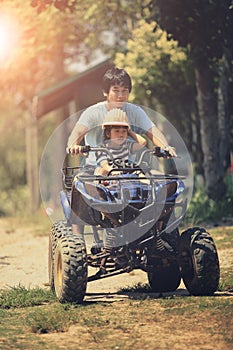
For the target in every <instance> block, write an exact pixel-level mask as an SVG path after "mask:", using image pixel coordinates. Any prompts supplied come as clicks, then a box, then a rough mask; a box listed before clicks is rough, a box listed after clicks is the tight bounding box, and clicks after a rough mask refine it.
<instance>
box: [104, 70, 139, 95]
mask: <svg viewBox="0 0 233 350" xmlns="http://www.w3.org/2000/svg"><path fill="white" fill-rule="evenodd" d="M114 85H119V86H124V87H126V88H127V89H129V92H130V91H131V89H132V81H131V78H130V76H129V74H128V73H127V72H126V71H125V70H124V69H121V68H110V69H108V70H107V72H106V73H105V74H104V76H103V80H102V90H103V92H105V93H107V94H108V93H109V90H110V87H111V86H114Z"/></svg>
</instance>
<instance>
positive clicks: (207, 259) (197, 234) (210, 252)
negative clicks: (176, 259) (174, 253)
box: [179, 227, 220, 295]
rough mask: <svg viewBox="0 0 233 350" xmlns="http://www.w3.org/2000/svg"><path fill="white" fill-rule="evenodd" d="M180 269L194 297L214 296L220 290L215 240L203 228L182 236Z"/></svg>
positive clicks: (186, 232) (192, 230) (188, 231)
mask: <svg viewBox="0 0 233 350" xmlns="http://www.w3.org/2000/svg"><path fill="white" fill-rule="evenodd" d="M179 256H180V267H181V275H182V278H183V281H184V284H185V286H186V288H187V290H188V291H189V293H190V294H192V295H213V294H214V292H215V291H216V290H217V288H218V284H219V277H220V268H219V260H218V254H217V249H216V246H215V244H214V241H213V239H212V238H211V236H210V235H209V233H207V232H206V231H205V229H203V228H199V227H194V228H192V229H188V230H186V231H184V232H183V233H182V234H181V238H180V252H179Z"/></svg>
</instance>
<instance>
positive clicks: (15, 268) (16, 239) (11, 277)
mask: <svg viewBox="0 0 233 350" xmlns="http://www.w3.org/2000/svg"><path fill="white" fill-rule="evenodd" d="M37 231H38V228H37V230H36V231H35V228H33V227H27V228H25V227H14V225H13V227H12V224H10V223H9V222H8V221H7V219H0V242H1V250H0V289H2V288H6V287H9V286H11V287H13V286H18V285H21V286H25V287H27V288H28V287H31V288H33V287H38V286H39V287H42V288H43V287H45V286H47V285H48V237H47V236H44V235H42V234H41V232H40V233H37ZM39 231H40V229H39ZM94 272H95V271H94ZM139 282H141V283H147V275H146V273H144V272H142V271H133V272H131V273H129V274H124V275H120V276H117V277H111V278H108V279H104V280H101V281H94V282H91V283H89V284H88V288H87V298H90V294H92V293H93V294H95V293H96V294H98V293H101V292H103V293H104V294H105V293H106V294H107V293H114V292H117V290H118V289H119V288H121V287H128V286H133V285H135V284H137V283H139Z"/></svg>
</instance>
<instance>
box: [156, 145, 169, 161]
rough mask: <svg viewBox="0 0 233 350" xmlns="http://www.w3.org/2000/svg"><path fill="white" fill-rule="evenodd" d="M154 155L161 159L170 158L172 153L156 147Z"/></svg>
mask: <svg viewBox="0 0 233 350" xmlns="http://www.w3.org/2000/svg"><path fill="white" fill-rule="evenodd" d="M153 154H154V155H155V156H156V157H160V158H166V157H170V153H169V152H168V151H166V150H165V149H163V148H161V147H154V151H153Z"/></svg>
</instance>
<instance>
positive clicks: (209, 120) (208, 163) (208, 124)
mask: <svg viewBox="0 0 233 350" xmlns="http://www.w3.org/2000/svg"><path fill="white" fill-rule="evenodd" d="M195 77H196V88H197V104H198V110H199V116H200V122H201V123H200V124H201V141H202V147H203V155H204V180H205V188H206V192H207V195H208V197H209V198H212V199H214V200H219V199H222V198H223V197H224V195H225V192H226V188H225V184H224V169H223V166H222V163H220V161H219V159H220V157H219V134H218V117H217V105H216V98H215V95H214V89H213V82H212V74H211V71H210V69H209V67H208V64H206V65H204V64H202V66H198V67H195Z"/></svg>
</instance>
